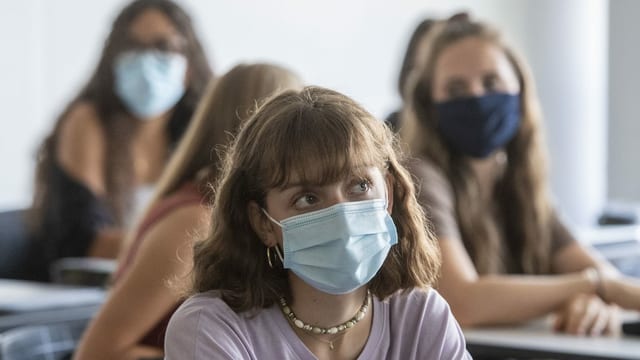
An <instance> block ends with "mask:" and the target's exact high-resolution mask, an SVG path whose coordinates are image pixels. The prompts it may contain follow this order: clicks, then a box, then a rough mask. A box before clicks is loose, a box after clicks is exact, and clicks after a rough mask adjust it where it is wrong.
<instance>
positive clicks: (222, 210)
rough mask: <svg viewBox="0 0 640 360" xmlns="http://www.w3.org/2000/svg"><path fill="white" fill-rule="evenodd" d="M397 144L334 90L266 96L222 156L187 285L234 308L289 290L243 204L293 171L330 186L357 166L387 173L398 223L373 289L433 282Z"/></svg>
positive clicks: (433, 258) (431, 247)
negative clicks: (216, 294)
mask: <svg viewBox="0 0 640 360" xmlns="http://www.w3.org/2000/svg"><path fill="white" fill-rule="evenodd" d="M397 150H398V148H397V145H396V142H395V139H394V136H393V134H392V133H391V131H390V130H389V129H388V128H387V127H386V126H385V125H384V124H383V123H382V122H380V121H378V120H376V119H375V118H374V117H373V116H372V115H371V114H369V113H368V112H367V111H365V110H364V109H362V107H360V106H359V105H358V104H356V103H355V102H354V101H353V100H351V99H350V98H348V97H346V96H344V95H342V94H340V93H338V92H335V91H332V90H328V89H323V88H319V87H307V88H304V89H303V90H302V91H286V92H284V93H282V94H280V95H278V96H276V97H274V98H272V99H271V100H269V101H268V102H266V103H265V104H264V105H262V106H261V107H260V108H258V110H257V111H256V113H255V114H254V115H253V117H252V118H251V119H249V120H248V121H247V122H246V123H245V125H244V126H243V127H242V129H241V130H240V132H239V134H238V137H237V139H236V141H235V142H234V143H233V145H232V146H231V148H230V149H229V151H228V153H227V156H226V158H225V161H224V168H223V169H222V173H221V176H220V181H219V183H218V185H217V187H216V195H215V202H214V205H213V213H212V216H211V223H212V229H211V233H210V235H209V236H208V238H207V239H206V240H204V241H203V242H200V243H198V244H197V245H196V246H195V249H194V284H193V291H194V292H204V291H208V290H212V289H216V290H219V291H220V292H221V295H222V299H223V300H224V301H225V302H226V303H227V304H228V305H229V306H230V307H231V308H232V309H234V310H235V311H236V312H241V311H246V310H251V309H259V308H263V307H268V306H271V305H272V304H274V303H275V302H276V301H277V299H278V298H279V297H280V296H282V295H283V294H284V295H288V296H290V295H291V294H290V292H289V283H288V278H287V271H286V270H285V269H282V268H281V267H280V268H277V267H274V269H272V268H270V267H269V265H268V264H267V258H266V255H265V254H266V251H267V248H266V247H265V245H264V244H263V242H262V241H261V240H260V238H259V236H258V235H257V234H256V233H255V232H254V230H253V228H252V226H251V224H250V221H249V213H248V205H249V203H250V202H253V201H255V202H256V203H257V204H259V205H260V206H263V207H264V206H265V196H266V193H267V192H268V190H269V189H272V188H276V187H280V186H284V185H286V184H287V183H288V182H289V181H290V180H291V179H290V176H291V175H292V174H293V173H296V174H299V175H300V177H301V179H300V180H302V181H310V182H312V183H317V184H328V183H332V182H335V181H338V180H339V179H342V178H343V177H344V176H345V174H349V173H352V172H353V171H354V169H356V168H361V167H363V166H378V167H379V168H380V169H387V170H386V171H388V172H389V174H390V175H391V176H392V178H393V196H394V197H393V198H394V202H393V209H392V210H393V211H392V218H393V220H394V222H395V224H396V227H397V229H398V244H397V245H395V246H393V247H392V248H391V250H390V252H389V255H388V256H387V259H386V260H385V262H384V264H383V266H382V269H381V270H380V271H379V272H378V274H377V275H376V276H375V277H374V278H373V280H371V282H370V284H369V286H370V290H371V292H372V293H373V294H375V295H376V296H378V297H379V298H385V297H388V296H389V295H391V294H392V293H394V292H396V291H398V290H401V289H410V288H413V287H426V286H429V285H431V284H432V283H433V282H434V281H435V279H436V276H437V273H438V270H439V265H440V258H439V251H438V247H437V244H436V243H435V239H434V237H433V236H432V235H431V234H430V233H429V232H428V231H427V230H426V229H427V226H426V224H425V219H424V215H423V212H422V210H421V208H420V206H419V205H418V203H417V200H416V198H415V190H414V187H413V183H412V181H411V177H410V175H409V173H408V172H407V171H406V170H405V169H404V167H402V165H400V159H399V155H398V154H399V152H396V151H397Z"/></svg>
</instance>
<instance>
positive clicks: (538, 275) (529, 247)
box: [400, 14, 640, 335]
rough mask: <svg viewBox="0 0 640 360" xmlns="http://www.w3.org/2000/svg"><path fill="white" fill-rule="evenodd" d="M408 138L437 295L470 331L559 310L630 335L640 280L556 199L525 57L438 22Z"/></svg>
mask: <svg viewBox="0 0 640 360" xmlns="http://www.w3.org/2000/svg"><path fill="white" fill-rule="evenodd" d="M425 41H427V44H426V46H427V48H426V49H427V50H426V52H425V54H426V55H425V58H424V59H423V61H422V63H421V64H419V65H418V66H419V67H418V70H417V71H416V72H415V73H414V76H413V79H412V80H411V81H412V83H413V84H412V90H411V91H410V93H409V96H410V99H409V101H408V103H407V104H408V106H407V108H405V109H404V111H403V120H402V125H403V126H402V128H401V129H400V133H401V134H402V137H403V138H404V140H405V142H406V143H407V144H408V148H409V151H410V152H411V153H412V154H413V155H414V156H415V157H417V159H415V160H414V161H412V162H411V165H410V167H411V171H412V172H413V175H414V178H415V179H416V181H417V186H418V188H419V190H418V193H419V200H420V203H421V204H422V205H423V207H424V209H425V211H426V212H427V214H428V216H429V217H430V219H431V220H432V222H433V226H434V230H435V233H436V236H437V237H438V240H439V244H440V249H441V251H442V259H443V260H442V263H443V265H442V275H441V278H440V280H439V282H438V290H439V291H440V292H441V293H442V295H443V296H444V297H445V299H447V301H448V302H449V304H450V305H451V309H452V311H453V313H454V315H455V316H456V318H457V319H458V321H460V323H461V324H462V325H463V326H481V325H496V324H513V323H518V322H524V321H527V320H530V319H533V318H536V317H540V316H542V315H545V314H549V313H552V312H557V318H556V319H557V321H556V328H557V329H558V330H561V331H565V332H569V333H574V334H592V335H599V334H607V333H611V334H613V333H618V332H619V331H620V321H619V319H618V316H617V306H622V307H625V308H628V309H635V310H640V284H639V283H638V282H637V281H635V280H633V279H629V278H625V277H623V276H621V275H620V274H618V273H617V272H616V270H615V269H614V268H613V267H612V266H611V265H609V264H608V263H606V262H605V261H604V260H602V259H601V258H599V257H598V256H596V255H595V254H593V253H591V252H590V251H588V250H587V249H586V248H585V247H583V246H581V245H580V243H578V242H577V241H576V240H575V239H574V238H573V236H572V235H571V233H570V232H569V231H568V230H567V228H566V227H565V226H564V225H563V224H562V222H561V221H560V219H559V217H558V215H557V213H556V212H555V211H554V208H553V205H552V203H551V200H550V196H549V190H548V185H547V177H546V176H547V175H546V173H545V157H544V151H543V141H542V129H541V125H542V124H541V122H542V119H541V114H540V109H539V105H538V99H537V96H536V93H535V89H534V85H533V79H532V78H531V76H530V74H529V72H528V70H527V67H526V66H525V65H524V61H523V60H522V59H521V58H520V57H519V56H517V55H516V54H515V53H514V51H513V50H512V49H511V48H510V47H509V46H508V45H506V44H505V43H504V41H503V40H502V39H501V37H500V35H499V33H498V32H497V31H496V30H495V29H493V28H492V27H490V26H489V25H486V24H483V23H480V22H477V21H474V20H472V19H470V18H469V17H468V15H464V14H458V15H456V16H454V17H452V18H451V19H450V20H448V21H440V22H439V23H437V24H435V25H433V27H432V29H431V30H430V31H429V34H428V35H427V36H426V38H425Z"/></svg>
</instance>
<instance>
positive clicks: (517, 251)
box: [402, 14, 552, 273]
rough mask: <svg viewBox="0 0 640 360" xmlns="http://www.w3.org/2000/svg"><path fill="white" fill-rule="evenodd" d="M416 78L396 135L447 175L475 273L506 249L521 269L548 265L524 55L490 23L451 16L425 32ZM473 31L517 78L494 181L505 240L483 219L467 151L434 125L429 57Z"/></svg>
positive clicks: (544, 203) (541, 171)
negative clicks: (511, 132) (508, 132)
mask: <svg viewBox="0 0 640 360" xmlns="http://www.w3.org/2000/svg"><path fill="white" fill-rule="evenodd" d="M430 36H431V38H430V39H429V40H430V44H429V47H428V49H427V51H426V58H425V59H424V61H423V62H422V63H421V71H420V72H419V75H420V76H419V77H418V76H416V77H415V78H413V79H412V81H413V84H412V90H411V92H410V93H409V97H410V99H409V100H410V101H409V104H408V105H409V106H408V107H407V108H405V109H404V112H403V124H404V127H403V129H402V135H403V137H404V138H405V140H406V141H407V143H408V144H409V147H410V148H411V151H412V153H413V154H414V155H417V156H421V157H424V158H426V159H428V160H429V161H430V162H431V163H433V164H434V165H435V166H436V167H438V168H439V169H440V170H441V171H442V173H443V174H444V175H445V176H447V177H448V179H449V181H450V183H451V185H452V188H453V191H454V193H455V197H456V198H455V204H456V213H457V217H458V222H459V227H460V231H461V236H462V238H463V239H462V240H463V241H464V244H465V246H466V248H467V251H469V253H470V256H471V258H472V260H473V261H474V264H475V266H476V269H477V270H478V272H479V273H496V272H503V271H505V270H506V269H505V265H506V264H505V263H504V262H503V261H504V259H505V256H506V255H507V253H506V252H507V251H509V252H510V253H511V254H512V255H513V256H514V258H515V259H514V263H515V264H516V265H517V266H519V267H520V269H516V270H520V271H523V272H525V273H547V272H549V271H550V260H549V253H550V246H551V245H550V243H551V232H550V221H551V215H552V212H551V202H550V199H549V193H548V184H547V177H546V175H547V173H546V153H545V150H544V141H543V131H542V115H541V111H540V106H539V103H538V98H537V95H536V90H535V85H534V82H533V77H532V76H531V75H530V72H529V69H528V67H527V66H526V64H525V62H524V60H523V59H522V58H520V57H519V56H518V55H517V54H516V53H515V52H514V51H513V49H511V48H510V47H509V46H507V45H506V44H505V43H504V41H503V39H502V37H501V36H500V33H499V32H498V31H497V30H496V29H494V28H493V27H491V26H489V25H487V24H484V23H481V22H476V21H473V20H471V19H470V18H469V17H468V15H466V14H462V15H456V16H454V17H452V18H451V19H449V20H448V21H443V22H442V23H441V24H438V25H437V29H434V30H433V32H432V33H431V34H430ZM469 37H476V38H479V39H482V40H484V41H487V42H489V43H491V44H495V45H496V46H497V47H498V48H500V49H501V50H502V51H503V52H504V54H505V56H506V57H507V59H508V60H509V62H510V63H511V65H512V66H513V69H514V71H515V73H516V75H517V77H518V81H519V83H520V89H521V90H520V104H521V112H522V115H521V123H520V124H521V125H520V129H519V130H518V133H517V134H516V136H515V137H514V138H513V139H512V140H511V141H510V142H509V143H508V144H507V145H506V146H505V150H506V155H507V166H506V169H505V172H504V175H503V176H502V179H501V180H500V181H498V183H497V184H496V185H495V186H496V189H497V190H496V191H494V193H495V194H497V195H496V199H495V200H496V202H497V203H498V204H499V206H500V210H501V215H502V216H503V219H504V223H505V227H506V229H505V230H506V234H505V238H506V239H507V242H506V243H501V242H499V241H498V240H499V236H498V230H497V229H496V226H495V225H494V224H493V222H490V221H487V218H486V216H484V215H483V214H485V213H486V209H484V208H483V207H482V205H481V202H480V201H478V199H479V196H480V195H479V184H478V181H477V179H476V178H475V176H474V174H473V172H472V171H471V168H470V164H469V160H468V158H467V157H465V156H463V155H462V154H460V153H458V152H456V151H454V150H453V149H451V148H450V147H449V146H448V145H447V144H446V142H445V141H444V140H443V139H442V137H441V135H440V132H439V131H438V129H437V121H438V119H437V118H436V116H435V111H434V103H433V93H432V82H433V77H434V72H435V71H436V69H435V64H436V61H437V59H438V57H439V56H440V54H442V52H443V51H444V49H446V48H448V47H449V46H451V45H452V44H454V43H457V42H458V41H461V40H463V39H467V38H469Z"/></svg>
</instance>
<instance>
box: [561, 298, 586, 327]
mask: <svg viewBox="0 0 640 360" xmlns="http://www.w3.org/2000/svg"><path fill="white" fill-rule="evenodd" d="M567 310H568V311H567V321H566V323H565V327H564V331H565V332H567V333H570V334H578V328H579V327H580V324H581V323H582V321H583V318H584V316H585V313H586V311H587V301H586V298H585V297H584V296H579V297H576V298H575V299H574V300H573V301H572V302H571V304H570V305H569V307H568V309H567Z"/></svg>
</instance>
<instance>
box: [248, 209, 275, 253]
mask: <svg viewBox="0 0 640 360" xmlns="http://www.w3.org/2000/svg"><path fill="white" fill-rule="evenodd" d="M247 215H248V217H249V223H250V224H251V228H252V229H253V231H254V232H255V233H256V234H257V235H258V237H259V238H260V240H261V241H262V243H263V244H264V245H265V246H266V247H272V246H276V245H277V244H278V241H277V237H276V236H275V235H276V234H275V233H274V224H273V223H272V222H271V220H269V219H268V218H267V216H266V215H265V214H264V213H263V212H262V208H261V207H260V206H259V205H258V204H257V203H256V202H255V201H249V204H248V205H247Z"/></svg>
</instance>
